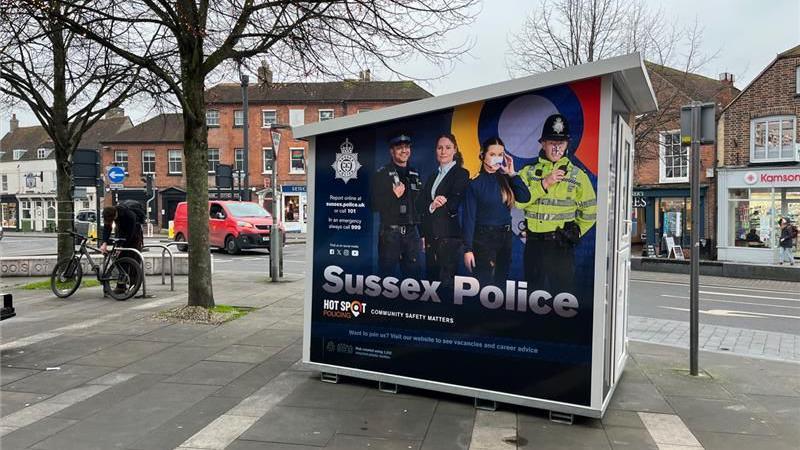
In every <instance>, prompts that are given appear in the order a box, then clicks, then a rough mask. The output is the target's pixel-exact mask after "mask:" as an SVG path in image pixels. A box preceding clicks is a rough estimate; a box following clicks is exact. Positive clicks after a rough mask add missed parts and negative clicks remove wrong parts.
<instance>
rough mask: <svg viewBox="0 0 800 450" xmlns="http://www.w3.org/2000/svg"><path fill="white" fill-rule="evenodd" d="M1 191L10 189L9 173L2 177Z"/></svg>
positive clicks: (0, 178) (0, 179)
mask: <svg viewBox="0 0 800 450" xmlns="http://www.w3.org/2000/svg"><path fill="white" fill-rule="evenodd" d="M0 191H3V192H7V191H8V175H6V174H3V175H2V177H0Z"/></svg>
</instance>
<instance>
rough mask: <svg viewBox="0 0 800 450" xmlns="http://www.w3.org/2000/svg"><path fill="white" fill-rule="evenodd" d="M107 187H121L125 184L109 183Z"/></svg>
mask: <svg viewBox="0 0 800 450" xmlns="http://www.w3.org/2000/svg"><path fill="white" fill-rule="evenodd" d="M108 187H110V188H111V189H122V188H123V187H125V185H124V184H122V183H111V184H110V185H109V186H108Z"/></svg>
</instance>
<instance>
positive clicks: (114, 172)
mask: <svg viewBox="0 0 800 450" xmlns="http://www.w3.org/2000/svg"><path fill="white" fill-rule="evenodd" d="M106 177H108V182H109V183H122V182H123V181H125V168H124V167H119V166H111V167H109V168H108V169H107V170H106Z"/></svg>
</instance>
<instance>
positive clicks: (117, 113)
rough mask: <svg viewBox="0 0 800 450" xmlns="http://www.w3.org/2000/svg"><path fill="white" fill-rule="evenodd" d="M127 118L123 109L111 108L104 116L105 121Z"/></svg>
mask: <svg viewBox="0 0 800 450" xmlns="http://www.w3.org/2000/svg"><path fill="white" fill-rule="evenodd" d="M120 117H125V110H124V109H123V108H111V109H109V110H108V111H106V113H105V115H103V119H117V118H120Z"/></svg>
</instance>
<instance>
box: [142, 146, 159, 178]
mask: <svg viewBox="0 0 800 450" xmlns="http://www.w3.org/2000/svg"><path fill="white" fill-rule="evenodd" d="M142 173H156V152H155V150H142Z"/></svg>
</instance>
